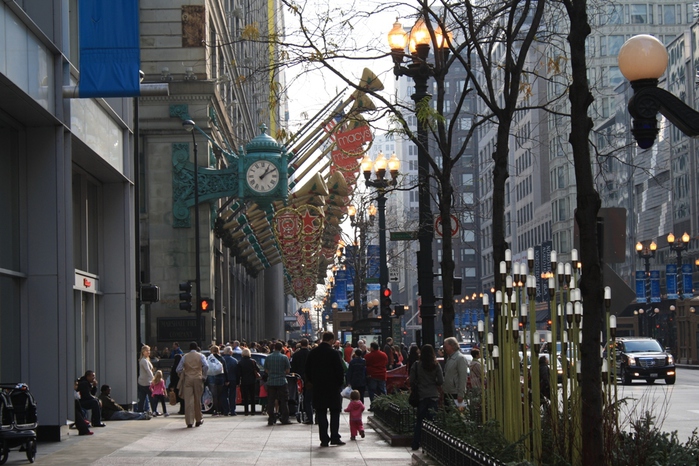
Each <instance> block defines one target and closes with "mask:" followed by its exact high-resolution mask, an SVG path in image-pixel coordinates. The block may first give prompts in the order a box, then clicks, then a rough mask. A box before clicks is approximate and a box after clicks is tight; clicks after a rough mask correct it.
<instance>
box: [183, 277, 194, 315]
mask: <svg viewBox="0 0 699 466" xmlns="http://www.w3.org/2000/svg"><path fill="white" fill-rule="evenodd" d="M180 311H187V312H192V283H191V282H184V283H180Z"/></svg>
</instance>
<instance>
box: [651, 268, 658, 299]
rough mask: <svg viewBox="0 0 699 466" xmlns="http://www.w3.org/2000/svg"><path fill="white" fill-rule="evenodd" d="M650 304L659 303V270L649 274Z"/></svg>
mask: <svg viewBox="0 0 699 466" xmlns="http://www.w3.org/2000/svg"><path fill="white" fill-rule="evenodd" d="M650 302H651V303H659V302H660V270H651V272H650Z"/></svg>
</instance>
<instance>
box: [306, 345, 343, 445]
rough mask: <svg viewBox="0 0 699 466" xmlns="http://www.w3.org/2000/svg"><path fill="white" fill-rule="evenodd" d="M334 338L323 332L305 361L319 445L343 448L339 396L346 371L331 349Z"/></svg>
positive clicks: (340, 397)
mask: <svg viewBox="0 0 699 466" xmlns="http://www.w3.org/2000/svg"><path fill="white" fill-rule="evenodd" d="M334 341H335V335H333V333H332V332H325V333H323V338H322V341H321V343H320V344H319V345H318V346H317V347H316V348H314V349H312V350H311V352H310V353H309V355H308V360H307V361H306V379H307V380H308V381H309V383H310V384H311V388H312V389H313V407H314V408H315V410H316V422H317V423H318V433H319V434H320V446H321V447H327V446H328V445H329V444H332V445H344V444H345V442H343V441H342V440H341V439H340V438H341V437H340V412H341V410H342V396H341V395H340V389H341V388H342V385H343V383H344V379H345V368H344V366H343V365H342V360H341V357H340V355H339V354H338V352H337V351H335V350H334V349H333V347H332V344H333V342H334ZM328 410H330V435H328V417H327V414H328V413H327V412H328Z"/></svg>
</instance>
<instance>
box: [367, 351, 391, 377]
mask: <svg viewBox="0 0 699 466" xmlns="http://www.w3.org/2000/svg"><path fill="white" fill-rule="evenodd" d="M364 360H365V361H366V376H367V377H371V378H372V379H379V380H386V364H387V363H388V356H386V353H384V352H383V351H381V350H373V351H369V352H368V353H367V354H366V356H364Z"/></svg>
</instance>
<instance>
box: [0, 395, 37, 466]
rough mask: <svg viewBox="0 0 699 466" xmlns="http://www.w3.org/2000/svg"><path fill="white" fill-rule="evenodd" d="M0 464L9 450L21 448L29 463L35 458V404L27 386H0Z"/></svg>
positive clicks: (4, 460)
mask: <svg viewBox="0 0 699 466" xmlns="http://www.w3.org/2000/svg"><path fill="white" fill-rule="evenodd" d="M0 418H1V419H2V424H0V442H2V443H1V444H0V448H2V450H1V451H0V464H5V462H6V461H7V458H8V456H9V454H10V448H16V447H22V448H23V449H24V451H25V453H26V454H27V459H28V460H29V462H30V463H33V462H34V459H35V458H36V430H35V429H36V426H37V417H36V402H35V401H34V397H33V396H32V394H31V393H30V392H29V387H28V386H27V384H24V383H18V384H0Z"/></svg>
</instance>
